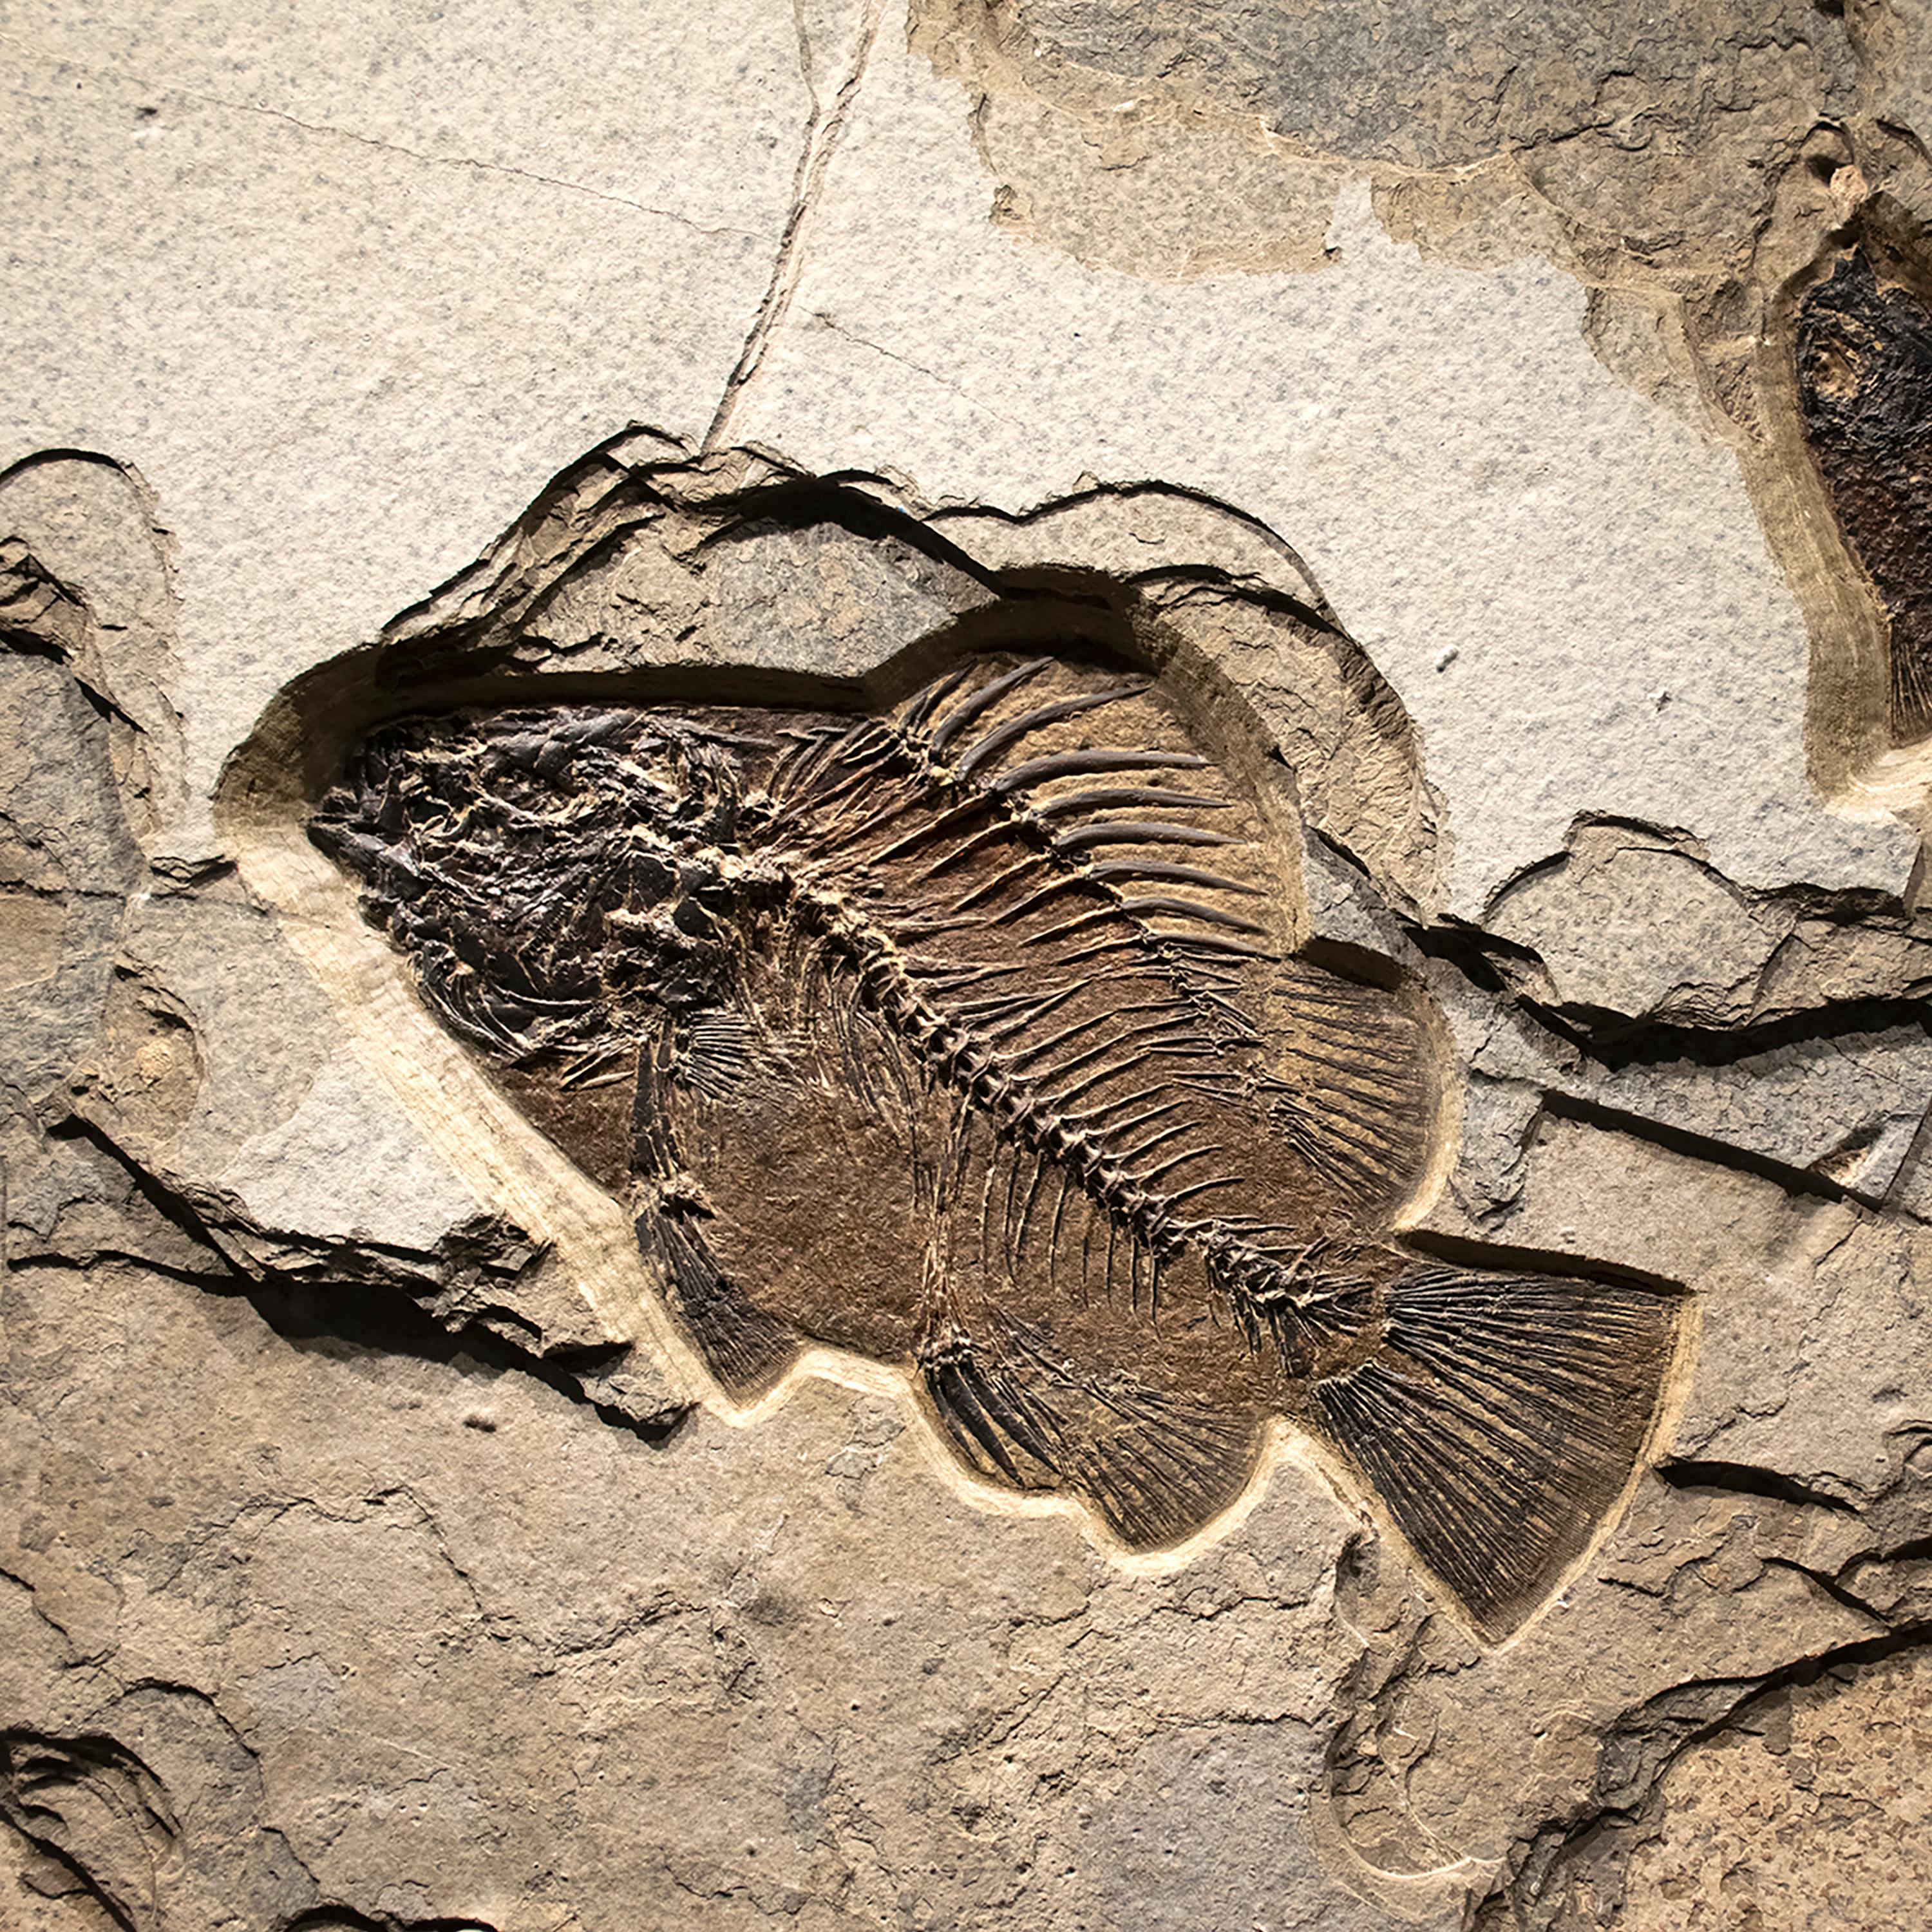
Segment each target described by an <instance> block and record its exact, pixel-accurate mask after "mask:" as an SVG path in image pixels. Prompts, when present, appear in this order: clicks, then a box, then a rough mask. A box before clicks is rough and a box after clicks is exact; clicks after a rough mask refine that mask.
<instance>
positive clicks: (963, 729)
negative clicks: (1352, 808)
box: [311, 644, 1679, 1637]
mask: <svg viewBox="0 0 1932 1932" xmlns="http://www.w3.org/2000/svg"><path fill="white" fill-rule="evenodd" d="M1273 809H1274V807H1273V805H1271V803H1270V802H1269V801H1268V800H1267V799H1265V798H1264V797H1263V796H1262V794H1261V793H1260V791H1259V790H1258V789H1257V788H1256V786H1255V785H1253V784H1250V781H1249V780H1248V778H1247V777H1246V776H1245V775H1244V774H1243V772H1242V769H1241V764H1240V761H1239V760H1234V759H1231V758H1228V757H1223V756H1221V755H1219V754H1217V752H1216V751H1215V749H1214V747H1213V745H1211V744H1210V743H1209V742H1207V740H1206V739H1205V738H1204V736H1202V734H1201V733H1200V732H1199V731H1198V730H1196V728H1195V727H1194V725H1193V722H1192V721H1190V715H1188V712H1187V709H1186V708H1185V707H1184V705H1183V704H1182V703H1181V701H1180V700H1179V699H1178V697H1176V696H1175V694H1174V693H1173V691H1172V690H1171V689H1170V688H1169V685H1167V684H1166V683H1165V682H1163V681H1161V680H1160V679H1150V678H1149V677H1148V676H1144V675H1141V674H1139V673H1136V672H1134V671H1133V670H1131V669H1130V668H1129V667H1126V666H1124V664H1122V663H1121V662H1119V661H1110V660H1109V658H1108V656H1107V655H1106V652H1104V651H1103V650H1101V649H1100V648H1099V647H1097V646H1094V647H1085V646H1073V645H1071V644H1070V645H1068V646H1067V647H1066V648H1064V649H1060V648H1049V649H1046V650H1045V651H1044V652H1043V653H1041V654H1027V653H1020V652H1013V651H1010V650H1007V649H985V650H981V651H980V652H975V653H974V654H971V655H966V656H965V657H964V658H962V659H961V660H960V661H958V662H957V663H956V664H955V665H954V667H953V668H952V669H951V670H949V671H948V672H947V673H945V674H944V675H943V676H941V677H939V678H938V679H936V680H935V681H934V682H930V683H929V684H928V685H926V686H925V687H924V688H922V689H920V690H919V691H916V693H915V694H913V695H912V696H910V697H908V698H906V699H904V700H902V701H900V702H898V703H895V704H893V705H891V706H880V707H878V708H877V709H873V710H870V711H854V710H850V709H847V710H843V711H838V710H830V709H800V708H796V706H792V707H790V708H787V707H784V706H754V705H743V706H717V705H709V704H702V703H681V704H670V703H650V704H619V705H613V704H611V703H609V702H608V701H607V700H598V701H592V700H587V699H585V700H573V701H570V702H556V703H542V704H532V703H521V704H517V705H498V706H483V707H478V708H470V709H455V710H446V711H443V712H440V713H437V712H417V713H416V714H414V715H406V716H403V717H401V718H397V719H395V720H394V721H391V722H389V723H386V724H382V725H380V726H379V727H377V729H375V730H374V731H373V732H372V733H371V734H370V735H369V736H368V737H366V738H365V739H364V740H363V741H362V743H361V744H360V745H359V746H358V747H357V748H356V749H355V750H354V751H353V752H352V753H351V754H350V757H349V759H348V760H347V764H346V766H344V768H343V769H342V770H341V774H340V778H339V781H338V783H337V784H335V786H334V787H333V788H332V789H331V790H329V791H328V792H327V793H326V796H324V797H323V799H322V801H321V802H320V805H319V807H318V808H317V810H316V811H315V812H314V817H313V819H312V821H311V830H312V835H313V836H314V838H315V840H316V841H317V843H318V844H320V845H321V846H322V847H323V849H324V850H326V851H327V852H328V853H329V854H330V855H332V856H333V857H334V858H335V859H336V860H337V861H338V862H339V863H340V864H341V865H342V866H344V868H346V869H347V871H349V872H350V874H353V876H354V877H355V878H356V880H358V881H359V885H360V889H361V892H362V904H363V907H364V910H365V913H366V914H367V916H368V918H369V919H371V921H372V922H374V923H375V924H376V925H377V926H379V927H380V928H381V929H383V931H384V932H386V933H387V935H389V938H390V939H391V940H392V942H393V943H394V944H395V947H397V949H398V950H399V951H400V952H401V954H402V955H403V956H404V957H405V958H406V959H407V961H408V962H410V968H411V969H412V971H413V976H414V978H415V981H416V984H417V986H419V989H420V991H421V993H422V997H423V998H424V999H425V1001H426V1002H427V1004H428V1006H429V1007H431V1010H433V1011H434V1013H435V1014H436V1015H437V1016H438V1017H439V1018H440V1020H441V1021H442V1022H443V1024H444V1025H446V1026H447V1027H449V1028H451V1029H452V1030H453V1031H455V1033H456V1034H458V1035H459V1036H460V1037H461V1038H462V1039H463V1040H464V1041H465V1042H466V1043H467V1044H468V1045H469V1047H470V1048H472V1049H473V1050H474V1051H475V1053H476V1054H477V1055H478V1056H479V1057H480V1058H481V1061H483V1063H484V1064H485V1066H486V1067H487V1068H488V1070H490V1073H491V1074H492V1076H493V1078H494V1079H496V1082H498V1083H499V1085H500V1086H501V1087H502V1089H503V1090H504V1091H505V1092H506V1093H507V1094H508V1095H509V1096H510V1097H511V1098H512V1099H513V1100H514V1101H515V1102H516V1103H517V1105H518V1106H520V1108H521V1109H522V1110H523V1112H524V1114H525V1115H526V1117H527V1118H529V1120H531V1121H532V1122H533V1123H534V1124H535V1125H536V1126H537V1127H539V1128H541V1130H542V1131H543V1132H544V1133H546V1134H547V1135H548V1136H550V1138H551V1139H553V1141H554V1142H556V1144H557V1145H559V1147H561V1148H563V1149H564V1150H565V1152H567V1153H568V1154H569V1155H570V1156H571V1158H572V1159H573V1160H575V1161H576V1163H577V1164H578V1165H579V1166H580V1167H581V1168H582V1169H583V1170H584V1171H585V1172H586V1173H588V1174H589V1175H591V1176H592V1177H593V1178H595V1180H596V1181H598V1182H599V1183H600V1184H601V1185H602V1186H603V1187H605V1188H607V1189H608V1190H610V1191H611V1192H612V1193H614V1194H616V1195H617V1196H619V1198H621V1199H625V1200H626V1201H627V1202H628V1203H629V1205H630V1208H631V1213H632V1214H633V1216H634V1221H635V1225H636V1229H637V1238H638V1240H639V1241H640V1244H641V1245H642V1247H643V1250H644V1251H645V1252H646V1254H647V1255H648V1256H650V1257H652V1259H654V1261H655V1263H656V1264H657V1271H658V1274H660V1275H661V1278H662V1280H663V1281H664V1292H665V1295H666V1298H667V1301H668V1303H669V1304H670V1308H671V1310H672V1313H673V1316H675V1319H676V1321H677V1322H679V1325H681V1327H682V1331H683V1332H684V1333H685V1334H686V1335H687V1336H688V1338H689V1339H690V1340H691V1343H693V1344H694V1346H695V1347H696V1348H697V1349H698V1350H699V1351H700V1352H701V1354H702V1355H703V1358H704V1360H705V1361H706V1362H707V1363H708V1364H709V1365H710V1367H711V1369H712V1372H713V1373H714V1374H715V1376H716V1377H717V1379H718V1382H720V1383H721V1385H723V1386H724V1388H726V1389H727V1391H730V1393H731V1394H733V1395H735V1396H737V1397H741V1398H748V1397H753V1396H754V1395H756V1394H758V1393H760V1392H761V1391H765V1390H767V1389H769V1388H771V1387H772V1385H774V1384H775V1382H776V1381H777V1380H778V1379H779V1378H781V1376H783V1375H784V1373H785V1372H786V1370H787V1367H789V1366H790V1364H792V1363H793V1361H795V1360H796V1358H798V1356H799V1354H800V1353H801V1352H802V1351H803V1350H804V1349H806V1348H808V1347H811V1346H820V1347H827V1348H831V1349H838V1350H843V1351H846V1352H850V1353H852V1354H855V1355H859V1356H862V1357H865V1358H871V1359H872V1360H874V1361H880V1362H883V1363H886V1364H893V1365H895V1366H896V1367H899V1368H901V1369H902V1370H904V1371H905V1372H907V1374H908V1375H909V1376H910V1379H911V1381H912V1383H913V1387H914V1388H916V1390H917V1391H919V1394H920V1397H921V1400H922V1401H923V1402H924V1403H926V1405H927V1406H929V1410H930V1412H931V1413H932V1416H933V1418H935V1421H936V1422H937V1423H938V1425H939V1427H941V1429H942V1430H943V1431H944V1435H945V1436H946V1438H947V1439H948V1440H949V1441H950V1443H951V1444H952V1445H953V1448H954V1449H955V1450H956V1453H957V1454H958V1456H959V1458H960V1460H962V1463H964V1464H965V1465H966V1466H968V1468H970V1469H971V1470H972V1471H973V1472H974V1473H975V1474H976V1475H978V1476H980V1478H983V1479H985V1480H986V1481H989V1482H992V1483H994V1484H1004V1485H1007V1486H1009V1487H1012V1488H1014V1489H1016V1490H1026V1491H1034V1492H1045V1491H1060V1492H1064V1493H1070V1494H1072V1495H1073V1496H1077V1497H1078V1498H1079V1499H1082V1501H1084V1502H1085V1503H1086V1504H1088V1505H1089V1506H1090V1507H1091V1508H1092V1509H1093V1510H1094V1511H1096V1512H1097V1514H1098V1515H1099V1516H1100V1517H1101V1518H1102V1519H1103V1520H1104V1521H1105V1523H1106V1524H1107V1525H1108V1526H1109V1528H1110V1529H1111V1530H1112V1532H1113V1534H1114V1535H1115V1536H1116V1537H1117V1538H1118V1539H1119V1541H1121V1542H1122V1543H1123V1544H1126V1545H1127V1546H1129V1547H1133V1548H1136V1549H1153V1548H1158V1547H1164V1546H1169V1545H1172V1544H1176V1543H1178V1542H1180V1541H1183V1540H1184V1539H1186V1538H1188V1537H1189V1536H1190V1535H1192V1534H1193V1533H1194V1532H1196V1531H1198V1530H1199V1529H1201V1528H1202V1527H1203V1526H1205V1525H1206V1524H1208V1523H1210V1522H1211V1520H1213V1519H1214V1517H1216V1516H1217V1514H1219V1513H1220V1512H1221V1511H1223V1510H1224V1509H1226V1508H1227V1507H1228V1505H1229V1504H1230V1503H1232V1502H1233V1501H1234V1500H1235V1498H1236V1497H1237V1496H1238V1495H1239V1494H1240V1493H1241V1492H1242V1490H1243V1489H1244V1486H1245V1485H1246V1484H1247V1482H1248V1481H1249V1478H1250V1475H1252V1473H1253V1469H1254V1468H1255V1466H1256V1461H1257V1459H1258V1457H1259V1454H1260V1452H1261V1449H1262V1445H1263V1442H1264V1441H1265V1437H1266V1435H1267V1433H1268V1429H1269V1427H1270V1425H1271V1422H1272V1421H1274V1418H1277V1417H1285V1418H1287V1419H1288V1420H1289V1421H1290V1422H1291V1423H1292V1425H1293V1426H1294V1427H1295V1428H1297V1429H1298V1430H1301V1432H1303V1433H1304V1435H1305V1436H1307V1437H1308V1438H1310V1439H1313V1440H1314V1441H1315V1442H1317V1443H1318V1444H1319V1445H1322V1448H1323V1451H1324V1452H1325V1455H1326V1457H1327V1458H1328V1461H1329V1463H1330V1465H1331V1466H1332V1467H1334V1468H1335V1469H1337V1472H1338V1475H1340V1478H1341V1479H1342V1480H1343V1481H1344V1482H1346V1483H1348V1484H1352V1486H1354V1487H1358V1489H1359V1490H1361V1492H1363V1493H1364V1494H1365V1495H1367V1496H1368V1497H1369V1498H1370V1499H1372V1500H1373V1502H1374V1503H1375V1504H1376V1505H1377V1506H1379V1508H1380V1509H1381V1510H1382V1512H1383V1513H1384V1514H1385V1517H1386V1518H1387V1519H1388V1520H1390V1521H1391V1522H1392V1523H1393V1524H1394V1526H1395V1527H1396V1528H1397V1529H1398V1530H1399V1531H1400V1534H1401V1535H1402V1536H1403V1538H1405V1539H1406V1542H1407V1544H1409V1547H1411V1549H1412V1550H1413V1551H1414V1553H1415V1555H1416V1556H1417V1557H1418V1559H1420V1561H1421V1563H1422V1564H1423V1565H1424V1566H1425V1567H1426V1568H1427V1569H1428V1570H1429V1571H1430V1572H1432V1573H1433V1574H1434V1576H1435V1577H1436V1578H1438V1579H1439V1580H1440V1582H1441V1583H1442V1584H1443V1585H1444V1586H1446V1587H1447V1589H1448V1590H1449V1591H1450V1592H1451V1593H1453V1595H1454V1598H1455V1599H1456V1600H1457V1602H1458V1603H1459V1604H1460V1606H1461V1607H1462V1609H1463V1612H1464V1613H1466V1616H1467V1617H1468V1618H1469V1620H1470V1621H1471V1622H1472V1623H1473V1624H1474V1625H1475V1626H1476V1627H1477V1628H1478V1629H1479V1630H1481V1631H1483V1632H1484V1633H1485V1634H1487V1635H1489V1636H1491V1637H1498V1636H1500V1635H1502V1634H1507V1632H1508V1631H1510V1630H1511V1629H1512V1628H1514V1627H1515V1626H1516V1625H1517V1624H1518V1623H1519V1622H1520V1621H1521V1620H1522V1619H1523V1618H1524V1617H1525V1616H1526V1615H1528V1614H1529V1612H1530V1611H1531V1610H1533V1609H1534V1608H1535V1607H1536V1606H1537V1605H1538V1604H1539V1603H1541V1601H1543V1600H1544V1598H1546V1596H1547V1595H1548V1593H1549V1592H1550V1590H1551V1589H1552V1588H1553V1587H1554V1586H1555V1585H1556V1583H1557V1582H1558V1581H1559V1580H1560V1578H1561V1577H1562V1575H1563V1574H1564V1573H1565V1571H1566V1570H1567V1569H1568V1567H1569V1566H1570V1565H1571V1564H1572V1563H1573V1562H1574V1560H1575V1559H1577V1556H1579V1555H1580V1553H1582V1551H1583V1550H1585V1549H1586V1547H1588V1545H1589V1543H1590V1541H1591V1540H1592V1538H1593V1536H1594V1535H1595V1533H1596V1531H1597V1529H1598V1526H1600V1524H1601V1522H1602V1521H1603V1520H1604V1517H1605V1516H1606V1514H1607V1512H1608V1511H1610V1509H1612V1508H1613V1507H1614V1506H1615V1505H1616V1502H1617V1501H1618V1499H1619V1497H1620V1496H1621V1495H1622V1493H1623V1491H1624V1490H1625V1487H1626V1484H1627V1483H1628V1481H1629V1478H1630V1477H1631V1472H1632V1470H1633V1469H1634V1466H1635V1463H1636V1461H1637V1458H1638V1457H1639V1456H1640V1454H1641V1453H1642V1451H1643V1446H1644V1444H1645V1442H1646V1439H1647V1436H1648V1434H1649V1430H1650V1428H1651V1426H1652V1420H1653V1417H1654V1415H1655V1412H1656V1410H1657V1407H1658V1401H1659V1397H1660V1391H1661V1385H1662V1382H1663V1379H1664V1376H1665V1374H1666V1373H1667V1369H1668V1367H1669V1365H1670V1362H1671V1361H1672V1359H1673V1351H1674V1348H1675V1344H1676V1336H1677V1333H1678V1320H1679V1303H1678V1301H1677V1300H1676V1298H1674V1297H1673V1296H1672V1295H1670V1294H1668V1293H1665V1292H1659V1291H1657V1290H1655V1289H1651V1288H1649V1287H1646V1286H1640V1285H1636V1284H1632V1283H1621V1282H1615V1281H1605V1280H1586V1279H1583V1278H1580V1277H1565V1276H1560V1275H1558V1274H1550V1273H1544V1272H1539V1271H1536V1270H1535V1269H1533V1268H1481V1267H1470V1266H1457V1265H1449V1264H1448V1263H1445V1262H1442V1261H1441V1260H1439V1259H1431V1258H1429V1257H1427V1256H1424V1255H1422V1254H1421V1253H1418V1252H1415V1251H1412V1250H1409V1249H1408V1248H1406V1247H1405V1246H1404V1245H1403V1243H1402V1242H1401V1241H1400V1239H1399V1238H1397V1235H1395V1233H1394V1232H1393V1227H1394V1220H1395V1217H1396V1216H1397V1214H1398V1212H1399V1211H1400V1209H1401V1208H1403V1205H1404V1204H1405V1203H1406V1202H1407V1201H1408V1200H1409V1199H1410V1197H1411V1196H1412V1195H1413V1194H1414V1193H1415V1192H1416V1190H1417V1188H1418V1184H1419V1183H1420V1181H1421V1178H1422V1177H1423V1175H1424V1172H1425V1171H1426V1169H1427V1167H1428V1166H1429V1164H1430V1162H1431V1160H1433V1157H1434V1154H1435V1151H1436V1145H1437V1142H1438V1139H1439V1094H1438V1091H1437V1090H1438V1074H1437V1070H1436V1058H1437V1048H1436V1033H1435V1030H1434V1028H1433V1025H1432V1022H1431V1019H1430V1014H1429V1012H1428V1011H1427V1008H1426V1007H1425V1004H1424V1002H1423V1001H1422V999H1421V996H1420V995H1419V994H1418V993H1416V992H1413V991H1406V990H1402V989H1391V987H1389V986H1377V985H1370V984H1367V983H1363V982H1361V981H1359V980H1355V979H1352V978H1348V977H1342V975H1341V974H1340V973H1338V972H1337V971H1331V970H1330V969H1329V968H1328V967H1326V966H1325V965H1318V964H1316V963H1313V962H1311V961H1310V959H1307V958H1306V957H1302V956H1297V954H1296V953H1295V951H1294V950H1293V948H1294V946H1295V944H1296V941H1295V935H1294V932H1293V931H1292V917H1291V915H1290V914H1289V912H1288V911H1287V910H1286V907H1288V906H1289V904H1291V903H1292V898H1293V895H1292V891H1290V890H1289V889H1287V888H1286V887H1285V886H1284V885H1283V874H1282V871H1281V868H1280V861H1279V860H1278V859H1277V858H1275V857H1274V856H1271V854H1272V853H1277V852H1278V851H1279V850H1280V849H1281V847H1280V834H1279V828H1278V826H1277V825H1276V824H1275V823H1274V820H1271V817H1270V813H1271V811H1272V810H1273ZM1391 977H1393V976H1391Z"/></svg>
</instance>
